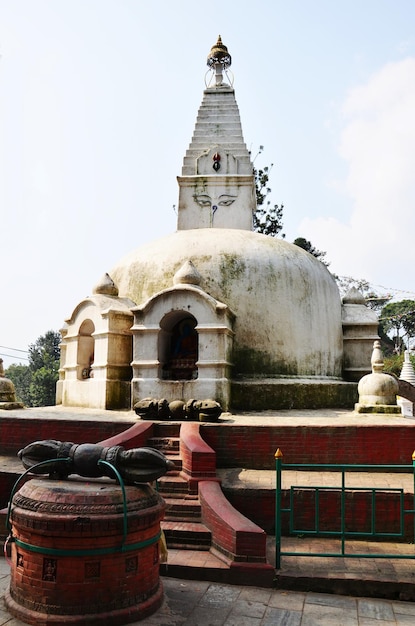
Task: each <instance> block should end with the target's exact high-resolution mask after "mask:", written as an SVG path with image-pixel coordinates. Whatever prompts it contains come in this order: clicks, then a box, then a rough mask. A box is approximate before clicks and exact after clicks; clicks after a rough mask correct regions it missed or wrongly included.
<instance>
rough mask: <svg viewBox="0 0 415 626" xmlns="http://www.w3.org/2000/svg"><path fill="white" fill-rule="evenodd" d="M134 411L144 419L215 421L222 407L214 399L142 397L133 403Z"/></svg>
mask: <svg viewBox="0 0 415 626" xmlns="http://www.w3.org/2000/svg"><path fill="white" fill-rule="evenodd" d="M134 411H135V412H136V414H137V415H139V417H141V419H146V420H167V419H174V420H196V421H197V420H199V421H201V422H208V421H209V422H217V420H218V418H219V416H220V415H221V413H222V407H221V405H220V404H219V402H216V400H193V399H192V400H188V401H187V402H183V401H182V400H173V401H172V402H168V401H167V400H166V399H165V398H162V399H161V400H155V399H154V398H144V399H143V400H139V401H138V402H136V403H135V405H134Z"/></svg>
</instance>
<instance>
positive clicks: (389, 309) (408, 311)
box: [379, 300, 415, 354]
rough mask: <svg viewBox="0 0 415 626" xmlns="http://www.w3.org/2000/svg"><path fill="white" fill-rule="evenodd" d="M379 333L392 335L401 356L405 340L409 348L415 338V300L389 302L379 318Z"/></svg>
mask: <svg viewBox="0 0 415 626" xmlns="http://www.w3.org/2000/svg"><path fill="white" fill-rule="evenodd" d="M379 323H380V326H379V331H380V333H381V334H382V333H384V334H385V335H392V339H393V340H394V344H395V348H394V351H395V353H396V354H400V353H401V350H402V347H403V343H404V339H406V342H407V345H408V347H409V342H410V340H411V339H412V338H413V337H415V300H400V301H399V302H389V304H387V305H386V306H384V307H383V309H382V312H381V315H380V318H379Z"/></svg>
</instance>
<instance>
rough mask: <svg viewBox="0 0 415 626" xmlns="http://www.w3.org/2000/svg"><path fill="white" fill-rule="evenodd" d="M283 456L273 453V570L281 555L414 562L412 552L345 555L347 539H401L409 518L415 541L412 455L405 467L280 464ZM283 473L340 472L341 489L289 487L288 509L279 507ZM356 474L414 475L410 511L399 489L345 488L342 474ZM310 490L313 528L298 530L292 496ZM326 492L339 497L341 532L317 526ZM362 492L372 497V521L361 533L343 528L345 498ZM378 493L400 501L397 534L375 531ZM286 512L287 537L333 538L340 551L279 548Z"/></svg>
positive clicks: (414, 469) (414, 493) (414, 456)
mask: <svg viewBox="0 0 415 626" xmlns="http://www.w3.org/2000/svg"><path fill="white" fill-rule="evenodd" d="M282 459H283V455H282V452H281V450H280V449H279V448H278V450H277V451H276V453H275V464H276V495H275V513H276V516H275V548H276V550H275V567H276V569H280V567H281V557H282V556H297V557H298V556H305V557H349V558H377V559H390V558H395V559H415V550H414V551H413V552H412V553H408V554H384V553H382V554H376V553H373V552H370V553H363V554H362V553H359V554H356V553H348V552H346V540H347V539H349V540H350V539H351V538H353V537H354V538H356V536H359V538H364V537H366V538H370V539H376V538H380V537H382V538H387V539H396V540H399V539H400V540H402V539H404V530H405V516H412V518H413V530H414V534H413V538H412V540H414V539H415V452H414V453H413V455H412V464H408V465H353V464H347V465H341V464H333V463H330V464H328V463H326V464H316V463H283V461H282ZM283 470H311V471H315V470H323V471H324V470H327V471H333V472H340V473H341V486H340V487H339V486H332V487H329V486H327V485H325V486H317V485H313V486H310V485H307V486H301V485H291V487H290V491H289V506H288V507H287V508H282V472H283ZM356 471H364V472H368V471H393V472H406V473H409V472H411V473H412V475H413V485H414V489H413V497H412V508H410V509H406V508H405V501H404V495H405V494H404V490H403V489H401V488H390V487H370V488H368V487H351V486H347V487H346V481H345V475H346V473H352V472H356ZM299 489H302V490H309V491H312V492H314V510H315V515H314V528H312V529H310V528H301V527H298V526H297V523H296V519H295V511H294V494H295V491H296V490H299ZM327 490H331V491H336V492H338V493H339V496H340V529H339V530H327V529H326V530H324V531H322V529H321V527H320V514H321V504H320V500H321V494H322V493H324V492H325V491H327ZM350 491H353V492H359V491H365V492H368V491H369V492H370V494H371V519H370V524H369V526H370V529H369V530H368V531H367V530H360V531H350V530H347V528H346V505H347V503H346V495H347V493H348V492H350ZM378 492H382V493H383V492H392V493H395V495H397V497H398V499H399V520H398V526H399V530H398V531H397V532H389V533H385V532H378V531H377V520H376V505H375V498H376V494H377V493H378ZM284 513H288V515H289V534H290V535H297V536H298V535H301V536H314V537H322V536H324V537H331V538H333V537H335V538H338V539H339V540H340V545H341V549H340V551H339V552H289V551H284V550H282V549H281V534H282V515H283V514H284Z"/></svg>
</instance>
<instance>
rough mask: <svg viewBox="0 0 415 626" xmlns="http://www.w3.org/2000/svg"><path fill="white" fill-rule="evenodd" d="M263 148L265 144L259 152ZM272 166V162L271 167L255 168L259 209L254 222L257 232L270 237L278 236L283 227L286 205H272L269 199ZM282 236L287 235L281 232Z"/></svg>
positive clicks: (260, 147) (261, 149) (259, 152)
mask: <svg viewBox="0 0 415 626" xmlns="http://www.w3.org/2000/svg"><path fill="white" fill-rule="evenodd" d="M263 149H264V148H263V146H259V151H258V154H261V152H262V151H263ZM257 156H258V155H257ZM255 158H256V157H255ZM254 161H255V159H254ZM272 168H273V164H272V163H271V165H270V166H269V167H268V166H265V167H263V168H258V169H257V168H254V177H255V192H256V203H257V209H256V211H255V213H254V215H253V223H254V231H255V232H257V233H262V234H263V235H269V236H270V237H278V235H279V234H280V233H281V231H282V229H283V222H282V218H283V212H284V205H283V204H280V205H278V204H274V205H272V204H271V201H270V200H269V199H268V196H269V194H270V193H271V188H270V187H269V186H268V183H269V175H270V172H271V170H272ZM281 237H282V238H284V237H285V235H284V233H281Z"/></svg>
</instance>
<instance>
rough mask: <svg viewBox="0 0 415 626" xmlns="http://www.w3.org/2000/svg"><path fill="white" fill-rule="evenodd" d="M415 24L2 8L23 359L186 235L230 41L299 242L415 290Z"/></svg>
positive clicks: (5, 137) (6, 226) (407, 12)
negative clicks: (115, 278) (152, 246)
mask: <svg viewBox="0 0 415 626" xmlns="http://www.w3.org/2000/svg"><path fill="white" fill-rule="evenodd" d="M414 24H415V2H414V1H413V0H335V1H333V0H314V1H312V0H290V2H287V1H286V0H285V1H282V0H257V1H256V2H252V1H245V0H228V1H227V2H224V3H219V4H218V3H213V4H212V3H206V2H195V0H175V1H174V0H152V1H151V2H148V1H144V0H12V1H10V0H0V239H1V247H0V251H1V270H0V275H1V296H0V346H1V347H0V353H1V354H2V355H3V358H4V361H5V365H6V366H7V365H8V364H10V363H11V362H19V361H20V362H22V363H24V362H25V361H24V360H23V359H22V358H21V357H24V356H25V353H24V352H15V351H12V350H10V348H13V349H15V350H16V349H20V350H27V347H28V345H29V344H30V343H32V342H34V341H35V340H36V339H37V338H38V337H39V335H41V334H44V333H45V332H46V331H48V330H50V329H53V330H59V329H60V328H61V327H62V325H63V323H64V320H65V319H66V318H67V317H69V316H70V314H71V313H72V310H73V309H74V308H75V306H76V304H77V303H78V302H79V301H81V300H82V299H83V298H84V297H85V296H88V295H90V294H91V292H92V288H93V286H94V285H95V283H96V282H97V281H98V280H99V278H100V277H101V276H102V274H103V273H104V272H107V271H110V270H111V268H112V267H113V266H114V265H115V264H116V262H118V261H119V260H120V259H121V258H122V257H123V256H125V255H126V254H127V253H128V252H130V251H131V250H133V249H135V248H136V247H138V246H140V245H141V244H143V243H145V242H147V241H149V240H152V239H155V238H158V237H160V236H164V235H166V234H169V233H171V232H173V231H174V230H175V229H176V215H175V212H174V209H173V206H174V205H175V204H177V198H178V187H177V182H176V176H177V175H179V174H180V172H181V165H182V159H183V156H184V153H185V151H186V149H187V146H188V144H189V142H190V139H191V135H192V132H193V128H194V124H195V120H196V115H197V110H198V108H199V105H200V103H201V100H202V96H203V89H204V86H205V83H204V80H205V72H206V70H207V67H206V56H207V54H208V52H209V50H210V48H211V46H212V45H213V44H214V43H215V42H216V39H217V36H218V34H221V36H222V39H223V42H224V43H225V45H227V46H228V49H229V52H230V54H231V55H232V70H233V74H234V87H235V91H236V98H237V102H238V105H239V109H240V113H241V120H242V127H243V131H244V138H245V141H246V143H247V145H248V147H249V148H251V150H252V152H253V154H255V153H256V151H257V148H258V146H259V145H260V144H262V145H264V147H265V150H264V153H263V154H262V155H261V156H260V157H258V159H257V162H256V164H257V165H269V164H270V163H274V167H273V170H272V174H271V180H270V186H271V188H272V197H271V199H272V202H273V203H278V204H279V203H280V202H283V203H284V206H285V209H284V231H285V233H286V238H287V240H288V241H293V240H294V239H295V238H296V237H298V236H303V237H306V238H307V239H309V240H311V241H312V243H313V244H314V245H315V246H316V247H317V248H319V249H321V250H325V251H327V260H328V261H330V262H331V266H330V268H331V269H332V270H333V271H334V272H336V273H338V274H340V275H344V276H354V277H356V278H365V279H367V280H369V281H370V282H371V283H372V284H373V285H374V288H376V289H377V290H378V291H383V292H384V291H388V292H391V293H393V294H395V296H396V297H397V298H398V299H402V298H411V299H412V298H415V285H414V278H413V274H414V266H415V244H414V240H415V228H414V226H415V211H414V207H415V176H414V172H415V34H414V33H415V29H414ZM6 348H7V349H6ZM4 355H12V358H7V357H5V356H4Z"/></svg>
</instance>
